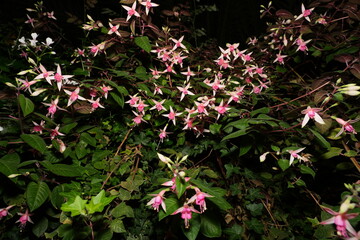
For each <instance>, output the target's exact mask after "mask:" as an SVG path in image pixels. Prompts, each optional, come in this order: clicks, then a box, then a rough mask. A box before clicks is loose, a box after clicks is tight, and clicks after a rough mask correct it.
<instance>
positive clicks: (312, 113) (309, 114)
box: [301, 106, 325, 128]
mask: <svg viewBox="0 0 360 240" xmlns="http://www.w3.org/2000/svg"><path fill="white" fill-rule="evenodd" d="M320 111H321V108H311V107H310V106H308V107H307V108H306V109H305V110H303V111H301V113H302V114H305V117H304V120H303V121H302V123H301V127H302V128H303V127H305V125H306V124H307V123H308V121H309V120H310V119H314V120H315V121H316V122H318V123H320V124H325V122H324V120H323V119H322V118H321V117H320V115H319V114H317V112H320Z"/></svg>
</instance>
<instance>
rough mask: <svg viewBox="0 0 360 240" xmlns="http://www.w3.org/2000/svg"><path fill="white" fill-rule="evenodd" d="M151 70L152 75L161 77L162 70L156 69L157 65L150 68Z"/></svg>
mask: <svg viewBox="0 0 360 240" xmlns="http://www.w3.org/2000/svg"><path fill="white" fill-rule="evenodd" d="M150 71H151V75H152V76H153V78H154V79H159V78H160V77H161V72H159V71H158V70H157V69H156V67H155V69H151V68H150Z"/></svg>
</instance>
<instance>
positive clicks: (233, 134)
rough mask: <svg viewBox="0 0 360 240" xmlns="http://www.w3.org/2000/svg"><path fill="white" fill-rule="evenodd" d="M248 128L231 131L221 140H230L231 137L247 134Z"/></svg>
mask: <svg viewBox="0 0 360 240" xmlns="http://www.w3.org/2000/svg"><path fill="white" fill-rule="evenodd" d="M246 130H247V129H241V130H238V131H236V132H233V133H230V134H229V135H227V136H225V137H224V138H223V139H222V140H221V141H225V140H228V139H231V138H237V137H240V136H243V135H246V134H247V132H246Z"/></svg>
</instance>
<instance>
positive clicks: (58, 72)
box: [50, 64, 74, 91]
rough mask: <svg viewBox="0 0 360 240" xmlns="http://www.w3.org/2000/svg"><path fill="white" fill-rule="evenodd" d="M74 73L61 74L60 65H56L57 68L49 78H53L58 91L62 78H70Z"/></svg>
mask: <svg viewBox="0 0 360 240" xmlns="http://www.w3.org/2000/svg"><path fill="white" fill-rule="evenodd" d="M73 76H74V75H62V73H61V68H60V65H59V64H58V65H57V70H56V73H55V75H54V76H51V77H50V79H54V80H55V82H56V85H57V87H58V89H59V91H60V90H61V88H62V84H63V81H64V80H67V79H69V78H72V77H73Z"/></svg>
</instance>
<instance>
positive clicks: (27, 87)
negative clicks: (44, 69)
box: [16, 78, 38, 94]
mask: <svg viewBox="0 0 360 240" xmlns="http://www.w3.org/2000/svg"><path fill="white" fill-rule="evenodd" d="M16 80H18V81H19V82H21V83H22V84H21V86H20V89H21V90H24V91H29V93H31V94H32V91H31V88H30V87H31V85H33V84H35V83H37V82H38V81H37V80H32V81H30V82H29V81H28V80H27V79H25V80H23V79H20V78H16Z"/></svg>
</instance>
